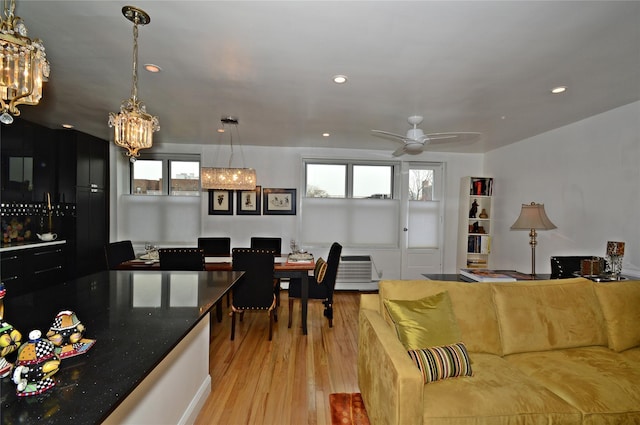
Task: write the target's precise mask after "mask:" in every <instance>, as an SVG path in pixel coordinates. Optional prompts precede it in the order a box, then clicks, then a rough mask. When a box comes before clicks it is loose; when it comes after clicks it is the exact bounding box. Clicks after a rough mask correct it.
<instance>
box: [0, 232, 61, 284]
mask: <svg viewBox="0 0 640 425" xmlns="http://www.w3.org/2000/svg"><path fill="white" fill-rule="evenodd" d="M0 264H1V266H0V267H1V268H0V275H1V277H2V282H3V283H4V284H5V286H6V288H7V292H8V293H9V294H11V295H19V294H24V293H28V292H33V291H36V290H38V289H41V288H44V287H47V286H51V285H57V284H58V283H61V282H63V281H65V280H66V278H67V275H66V256H65V245H64V244H57V245H48V246H40V247H38V246H36V247H33V248H23V249H17V250H12V251H3V252H2V253H1V254H0Z"/></svg>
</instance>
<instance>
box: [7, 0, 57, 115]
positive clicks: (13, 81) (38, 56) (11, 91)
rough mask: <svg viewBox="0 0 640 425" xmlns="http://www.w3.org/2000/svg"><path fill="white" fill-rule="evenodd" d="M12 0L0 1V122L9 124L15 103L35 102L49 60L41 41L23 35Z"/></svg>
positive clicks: (24, 31)
mask: <svg viewBox="0 0 640 425" xmlns="http://www.w3.org/2000/svg"><path fill="white" fill-rule="evenodd" d="M15 8H16V2H15V0H4V8H3V13H2V21H1V22H0V95H1V96H2V99H0V102H1V103H2V114H0V122H2V123H4V124H11V123H12V122H13V116H12V115H15V116H16V117H17V116H19V115H20V110H18V105H37V104H38V102H40V99H41V98H42V83H43V82H45V81H48V80H49V62H47V57H46V54H45V52H44V46H43V44H42V40H39V39H34V40H33V41H32V40H31V39H30V38H29V37H27V27H26V26H25V24H24V21H23V20H22V18H20V17H18V16H15V15H14V14H13V13H14V11H15Z"/></svg>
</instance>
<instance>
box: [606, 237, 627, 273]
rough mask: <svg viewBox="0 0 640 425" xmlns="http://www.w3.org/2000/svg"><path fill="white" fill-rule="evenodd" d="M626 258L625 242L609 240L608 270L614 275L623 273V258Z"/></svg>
mask: <svg viewBox="0 0 640 425" xmlns="http://www.w3.org/2000/svg"><path fill="white" fill-rule="evenodd" d="M623 258H624V242H612V241H609V242H607V271H608V272H609V273H611V274H612V275H614V276H620V273H622V259H623Z"/></svg>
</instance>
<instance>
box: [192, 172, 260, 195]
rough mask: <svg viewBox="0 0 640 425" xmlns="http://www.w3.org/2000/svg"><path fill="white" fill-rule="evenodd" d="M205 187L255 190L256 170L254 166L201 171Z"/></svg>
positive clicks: (202, 184) (203, 186)
mask: <svg viewBox="0 0 640 425" xmlns="http://www.w3.org/2000/svg"><path fill="white" fill-rule="evenodd" d="M200 179H201V186H202V188H203V189H226V190H254V189H255V188H256V180H257V179H256V170H254V169H253V168H211V167H202V169H201V171H200Z"/></svg>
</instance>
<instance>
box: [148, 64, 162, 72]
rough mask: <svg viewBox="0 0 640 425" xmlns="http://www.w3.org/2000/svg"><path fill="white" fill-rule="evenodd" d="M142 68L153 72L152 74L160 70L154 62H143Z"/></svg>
mask: <svg viewBox="0 0 640 425" xmlns="http://www.w3.org/2000/svg"><path fill="white" fill-rule="evenodd" d="M144 69H146V70H147V71H149V72H152V73H154V74H155V73H156V72H160V71H162V68H160V67H159V66H158V65H154V64H152V63H146V64H144Z"/></svg>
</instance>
